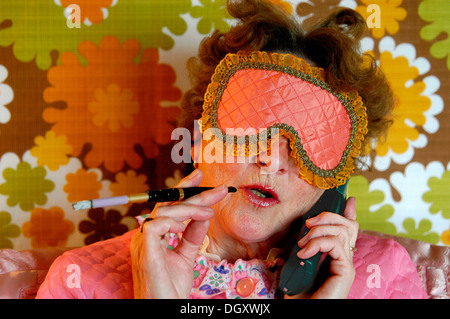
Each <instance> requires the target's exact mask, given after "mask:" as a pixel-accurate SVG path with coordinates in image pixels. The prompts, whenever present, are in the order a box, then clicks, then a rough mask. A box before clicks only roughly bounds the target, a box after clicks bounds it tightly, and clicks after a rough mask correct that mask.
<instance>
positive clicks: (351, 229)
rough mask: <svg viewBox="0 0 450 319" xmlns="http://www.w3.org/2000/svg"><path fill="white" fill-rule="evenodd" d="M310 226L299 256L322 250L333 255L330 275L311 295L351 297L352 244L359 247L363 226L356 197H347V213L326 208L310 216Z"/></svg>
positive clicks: (308, 222)
mask: <svg viewBox="0 0 450 319" xmlns="http://www.w3.org/2000/svg"><path fill="white" fill-rule="evenodd" d="M306 226H307V227H308V228H309V229H310V231H309V232H308V234H307V235H306V236H304V237H303V238H302V239H300V241H299V246H300V248H301V250H300V251H299V252H298V254H297V255H298V257H299V258H302V259H307V258H309V257H312V256H314V255H315V254H316V253H318V252H323V253H327V254H328V256H330V257H331V261H330V268H329V272H330V276H329V277H328V278H327V279H326V280H325V282H324V283H323V284H322V286H321V287H320V288H319V289H318V290H317V291H315V292H314V293H313V295H312V296H311V298H327V299H330V298H347V295H348V293H349V291H350V288H351V286H352V284H353V280H354V278H355V267H354V266H353V251H352V248H354V247H355V243H356V238H357V236H358V228H359V226H358V223H357V222H356V201H355V198H353V197H350V198H349V199H348V200H347V205H346V207H345V211H344V216H340V215H338V214H335V213H330V212H323V213H321V214H319V215H318V216H316V217H314V218H310V219H307V220H306ZM286 297H288V296H286ZM293 297H294V298H295V297H303V296H300V295H299V296H293Z"/></svg>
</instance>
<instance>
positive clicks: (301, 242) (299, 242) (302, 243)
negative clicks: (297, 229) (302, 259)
mask: <svg viewBox="0 0 450 319" xmlns="http://www.w3.org/2000/svg"><path fill="white" fill-rule="evenodd" d="M305 242H306V236H304V237H302V239H300V240H299V241H298V246H299V247H302V246H304V245H305Z"/></svg>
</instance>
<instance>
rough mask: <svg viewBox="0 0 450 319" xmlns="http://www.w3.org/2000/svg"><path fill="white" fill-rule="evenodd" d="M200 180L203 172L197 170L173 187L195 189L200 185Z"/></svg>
mask: <svg viewBox="0 0 450 319" xmlns="http://www.w3.org/2000/svg"><path fill="white" fill-rule="evenodd" d="M202 179H203V171H202V170H201V169H198V168H197V169H195V170H194V171H193V172H192V173H191V174H189V175H188V176H186V177H184V178H183V179H182V180H181V181H179V182H178V183H177V185H176V186H175V187H195V186H198V185H200V182H201V181H202Z"/></svg>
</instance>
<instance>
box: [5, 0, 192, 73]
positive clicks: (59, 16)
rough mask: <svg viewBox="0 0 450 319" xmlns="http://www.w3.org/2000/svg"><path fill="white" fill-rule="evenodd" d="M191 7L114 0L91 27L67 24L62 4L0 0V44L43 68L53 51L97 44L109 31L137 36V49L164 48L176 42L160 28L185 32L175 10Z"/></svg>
mask: <svg viewBox="0 0 450 319" xmlns="http://www.w3.org/2000/svg"><path fill="white" fill-rule="evenodd" d="M190 8H191V0H171V1H170V5H168V4H167V1H142V0H127V1H119V2H118V3H117V4H116V5H115V6H113V7H111V8H109V10H108V18H107V19H104V20H103V21H101V22H99V23H97V24H93V25H91V26H86V25H85V24H81V25H80V28H70V27H69V26H68V24H67V18H66V17H65V16H64V10H65V8H64V7H62V6H59V5H57V4H56V3H55V2H54V1H52V0H47V1H0V24H2V23H4V25H6V27H4V28H2V29H0V46H4V47H7V46H10V45H13V52H14V55H15V56H16V58H17V59H18V60H20V61H22V62H28V61H31V60H33V59H36V64H37V66H38V67H39V68H40V69H42V70H47V69H48V68H49V67H50V66H51V65H52V55H51V52H52V51H54V50H56V51H58V52H74V53H77V54H78V51H77V48H78V46H79V44H80V43H81V42H82V41H92V42H94V43H99V42H100V40H101V39H102V38H103V37H104V36H107V35H111V34H114V35H115V36H116V37H117V38H119V39H120V40H121V41H122V42H123V41H125V40H127V39H131V38H133V39H136V40H138V41H139V42H140V44H141V47H142V48H148V47H154V48H162V49H164V50H169V49H171V48H172V47H173V45H174V44H175V42H174V40H173V39H172V38H171V37H170V36H169V35H167V34H165V33H163V29H164V28H167V29H168V30H169V31H170V32H171V33H172V34H174V35H181V34H183V33H184V32H186V30H187V24H186V22H185V21H184V20H183V18H182V17H181V16H180V15H181V14H183V13H187V12H188V11H189V9H190ZM130 16H131V17H133V18H132V19H130ZM53 57H57V56H53ZM81 59H82V57H81Z"/></svg>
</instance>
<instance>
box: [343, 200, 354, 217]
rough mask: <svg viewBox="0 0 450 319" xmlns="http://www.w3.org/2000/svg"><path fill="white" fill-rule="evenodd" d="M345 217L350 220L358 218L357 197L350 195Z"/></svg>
mask: <svg viewBox="0 0 450 319" xmlns="http://www.w3.org/2000/svg"><path fill="white" fill-rule="evenodd" d="M344 217H345V218H348V219H350V220H356V198H355V197H349V198H348V199H347V204H346V205H345V210H344Z"/></svg>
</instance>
